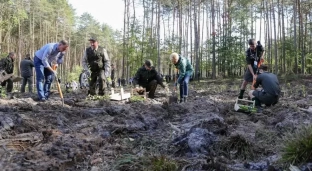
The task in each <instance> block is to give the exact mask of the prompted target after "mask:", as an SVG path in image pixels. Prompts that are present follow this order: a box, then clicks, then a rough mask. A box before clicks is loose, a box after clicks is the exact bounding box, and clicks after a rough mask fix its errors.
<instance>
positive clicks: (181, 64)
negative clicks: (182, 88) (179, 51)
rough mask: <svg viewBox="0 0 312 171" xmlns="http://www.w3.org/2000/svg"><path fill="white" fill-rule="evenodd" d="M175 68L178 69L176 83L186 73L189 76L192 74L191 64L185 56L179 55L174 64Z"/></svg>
mask: <svg viewBox="0 0 312 171" xmlns="http://www.w3.org/2000/svg"><path fill="white" fill-rule="evenodd" d="M174 65H175V67H176V69H178V70H179V78H178V80H177V82H178V83H180V82H181V81H182V80H183V78H184V76H185V75H186V74H187V75H189V76H192V75H193V71H194V69H193V66H192V65H191V63H190V61H189V60H188V59H187V58H185V57H181V56H180V58H179V61H178V63H177V64H174Z"/></svg>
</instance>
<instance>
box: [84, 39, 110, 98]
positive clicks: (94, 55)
mask: <svg viewBox="0 0 312 171" xmlns="http://www.w3.org/2000/svg"><path fill="white" fill-rule="evenodd" d="M89 42H90V47H88V48H87V49H86V51H85V53H84V56H83V59H82V66H83V68H84V69H85V70H86V71H87V75H90V81H89V92H88V94H90V95H96V94H97V93H96V89H97V82H98V83H99V91H98V95H100V96H104V95H105V88H107V85H111V82H112V80H111V78H110V76H111V68H110V67H111V65H110V59H109V56H108V54H107V51H106V49H104V48H103V47H102V46H99V44H98V40H97V38H90V39H89ZM90 71H91V73H90Z"/></svg>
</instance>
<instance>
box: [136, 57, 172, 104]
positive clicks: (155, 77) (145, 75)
mask: <svg viewBox="0 0 312 171" xmlns="http://www.w3.org/2000/svg"><path fill="white" fill-rule="evenodd" d="M133 84H134V86H137V85H139V86H141V87H143V88H146V92H149V93H148V97H149V98H155V91H156V88H157V85H158V84H159V85H161V86H162V87H163V88H165V89H166V91H167V92H168V87H167V85H166V84H164V83H163V79H162V77H161V76H160V74H159V73H158V72H157V71H156V70H155V67H154V66H153V61H152V60H149V59H148V60H146V61H145V63H144V65H143V66H142V67H141V68H139V69H138V71H137V72H136V74H135V76H134V78H133Z"/></svg>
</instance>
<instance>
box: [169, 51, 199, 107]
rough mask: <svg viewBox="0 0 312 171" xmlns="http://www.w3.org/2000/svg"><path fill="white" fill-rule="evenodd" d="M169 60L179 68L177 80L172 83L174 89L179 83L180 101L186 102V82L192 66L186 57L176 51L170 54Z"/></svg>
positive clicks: (190, 74) (191, 71) (189, 76)
mask: <svg viewBox="0 0 312 171" xmlns="http://www.w3.org/2000/svg"><path fill="white" fill-rule="evenodd" d="M170 60H171V62H172V63H173V64H174V65H175V67H176V69H178V70H179V76H178V79H177V81H176V82H175V83H174V88H175V89H176V87H177V85H178V83H179V85H180V103H182V102H187V96H188V83H189V81H190V78H191V76H192V74H193V71H194V69H193V66H192V65H191V63H190V61H189V60H188V59H187V58H184V57H181V56H180V55H178V54H177V53H172V54H171V55H170Z"/></svg>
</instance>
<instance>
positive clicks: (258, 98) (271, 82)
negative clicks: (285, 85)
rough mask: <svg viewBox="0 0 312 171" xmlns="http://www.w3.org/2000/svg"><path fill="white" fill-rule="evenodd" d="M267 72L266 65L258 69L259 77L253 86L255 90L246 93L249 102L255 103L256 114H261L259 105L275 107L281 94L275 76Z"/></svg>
mask: <svg viewBox="0 0 312 171" xmlns="http://www.w3.org/2000/svg"><path fill="white" fill-rule="evenodd" d="M267 70H268V67H267V66H266V65H261V66H260V67H259V75H258V76H257V79H256V83H255V85H254V87H255V90H250V91H249V93H248V95H249V97H250V98H251V100H253V101H255V107H256V108H257V112H262V108H261V103H262V104H265V105H266V106H271V105H275V104H276V103H277V102H278V100H279V95H280V92H281V90H280V86H279V82H278V79H277V76H276V75H275V74H272V73H269V72H267ZM259 85H261V86H262V89H261V88H258V87H259Z"/></svg>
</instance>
